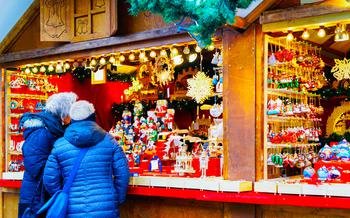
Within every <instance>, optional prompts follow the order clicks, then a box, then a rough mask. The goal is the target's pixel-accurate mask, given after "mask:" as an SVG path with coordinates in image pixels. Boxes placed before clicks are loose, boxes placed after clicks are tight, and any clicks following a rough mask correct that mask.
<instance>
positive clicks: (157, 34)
mask: <svg viewBox="0 0 350 218" xmlns="http://www.w3.org/2000/svg"><path fill="white" fill-rule="evenodd" d="M177 35H186V40H187V41H189V40H192V41H193V39H192V38H191V37H190V36H189V35H188V34H187V33H177V28H176V27H175V26H172V27H168V28H164V29H155V30H150V31H145V32H139V33H134V34H130V35H125V36H114V37H108V38H103V39H96V40H91V41H86V42H76V43H70V44H65V45H62V46H59V47H55V48H45V49H35V50H31V51H23V52H15V53H8V54H4V55H1V56H0V64H4V63H8V62H15V61H21V60H28V59H34V58H41V57H47V56H55V55H61V54H68V53H74V52H81V51H86V50H90V51H92V50H94V49H101V48H107V47H112V46H122V45H123V46H124V48H125V47H130V49H133V44H134V43H136V42H140V41H147V40H152V39H160V38H166V37H170V36H177ZM125 45H127V46H125ZM159 46H161V45H159ZM95 55H97V54H95Z"/></svg>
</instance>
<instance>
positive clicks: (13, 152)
mask: <svg viewBox="0 0 350 218" xmlns="http://www.w3.org/2000/svg"><path fill="white" fill-rule="evenodd" d="M8 154H10V155H23V154H22V152H20V151H8Z"/></svg>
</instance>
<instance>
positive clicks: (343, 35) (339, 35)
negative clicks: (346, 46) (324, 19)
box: [334, 24, 349, 42]
mask: <svg viewBox="0 0 350 218" xmlns="http://www.w3.org/2000/svg"><path fill="white" fill-rule="evenodd" d="M347 40H349V33H348V32H347V30H346V25H344V24H342V25H338V26H337V28H336V29H335V35H334V41H336V42H343V41H347Z"/></svg>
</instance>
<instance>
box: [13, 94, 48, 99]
mask: <svg viewBox="0 0 350 218" xmlns="http://www.w3.org/2000/svg"><path fill="white" fill-rule="evenodd" d="M8 96H9V97H10V98H22V99H35V100H46V99H47V97H48V96H46V95H29V94H9V95H8Z"/></svg>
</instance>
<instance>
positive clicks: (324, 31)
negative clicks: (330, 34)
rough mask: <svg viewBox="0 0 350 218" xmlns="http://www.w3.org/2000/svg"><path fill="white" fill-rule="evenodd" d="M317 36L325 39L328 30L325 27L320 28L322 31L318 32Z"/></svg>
mask: <svg viewBox="0 0 350 218" xmlns="http://www.w3.org/2000/svg"><path fill="white" fill-rule="evenodd" d="M317 36H318V37H320V38H323V37H325V36H326V30H325V29H324V26H320V29H319V30H318V32H317Z"/></svg>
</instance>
